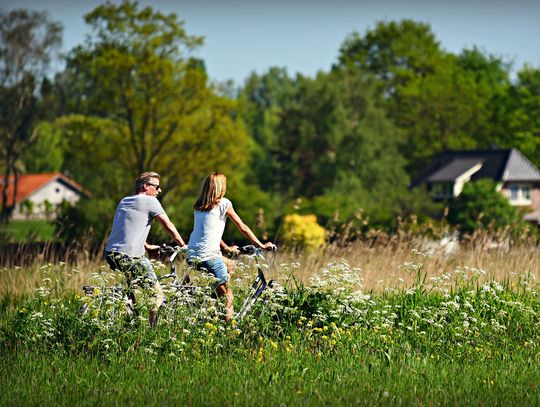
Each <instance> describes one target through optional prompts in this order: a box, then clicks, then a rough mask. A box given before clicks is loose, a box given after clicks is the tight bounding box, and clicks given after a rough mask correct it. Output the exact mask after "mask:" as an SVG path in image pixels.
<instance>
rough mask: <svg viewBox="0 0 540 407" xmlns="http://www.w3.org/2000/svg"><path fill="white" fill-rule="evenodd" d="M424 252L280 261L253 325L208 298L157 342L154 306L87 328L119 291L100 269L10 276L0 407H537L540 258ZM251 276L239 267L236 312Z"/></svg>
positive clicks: (339, 249) (345, 252)
mask: <svg viewBox="0 0 540 407" xmlns="http://www.w3.org/2000/svg"><path fill="white" fill-rule="evenodd" d="M425 243H426V242H420V241H412V240H405V241H397V242H389V243H388V244H382V245H381V244H379V245H374V244H373V242H366V241H358V242H355V243H352V244H349V245H337V244H336V245H330V246H328V247H326V248H324V249H321V250H318V251H317V252H314V253H311V254H309V253H297V252H286V251H283V252H278V255H277V256H276V258H275V261H274V262H273V263H271V264H270V268H269V269H268V270H267V273H268V275H269V277H271V278H274V279H276V280H277V281H278V283H279V284H278V285H276V286H275V287H274V288H273V289H272V290H268V291H267V295H266V296H265V298H264V301H260V302H258V303H257V304H256V305H255V306H254V308H253V309H252V311H251V313H250V314H249V315H248V317H246V318H245V319H244V320H242V321H235V322H233V323H232V324H225V323H224V322H222V320H223V314H222V308H221V305H220V304H219V303H216V302H215V300H214V299H212V298H211V297H210V295H209V294H210V290H209V289H203V290H202V291H201V293H200V294H199V295H198V296H197V298H196V299H195V300H193V299H191V300H188V299H186V300H185V301H184V302H182V301H180V303H179V305H178V307H177V308H176V310H175V312H174V313H166V312H163V313H162V315H161V318H160V320H159V324H158V328H157V329H154V330H152V329H150V328H148V327H147V319H146V315H147V313H146V311H145V310H144V307H145V305H144V301H141V303H140V304H139V305H140V307H141V308H142V309H141V313H140V316H139V317H128V316H126V315H125V313H124V312H122V310H123V306H122V304H118V303H115V302H114V301H113V302H111V303H109V304H106V306H102V307H100V308H91V309H90V312H88V313H86V314H85V315H80V314H79V313H78V310H79V308H80V306H81V304H82V302H84V301H87V299H85V298H84V296H83V293H82V290H81V286H82V285H83V284H86V283H88V282H89V281H90V282H92V283H93V284H95V285H104V286H105V285H110V284H113V283H115V282H117V281H118V278H119V276H118V275H116V274H113V273H111V272H110V271H109V270H107V269H106V268H105V267H103V265H102V264H101V263H100V262H99V261H95V260H94V261H92V260H88V259H87V258H84V259H81V260H80V261H79V262H77V263H74V264H65V263H59V262H54V263H50V264H39V263H37V264H35V265H33V266H24V267H20V268H17V267H11V266H10V267H4V268H3V269H2V270H1V271H0V273H1V278H0V296H1V302H0V317H1V329H0V360H1V363H0V389H2V391H1V392H0V403H1V404H2V405H20V404H46V405H47V404H58V405H73V404H78V405H96V404H100V405H113V404H114V405H116V404H135V403H145V404H149V405H163V404H165V405H169V404H182V405H218V404H219V405H259V404H260V405H343V404H359V405H374V404H375V405H377V404H383V405H397V404H414V405H426V404H427V405H470V404H473V405H538V404H539V403H540V391H539V390H538V386H539V385H540V367H539V366H540V301H539V293H540V286H539V284H538V282H537V281H538V278H539V277H540V252H539V250H538V246H536V245H531V244H530V242H529V243H527V244H521V245H513V246H512V247H506V246H505V247H503V246H497V247H494V246H493V245H489V244H485V242H476V243H475V244H469V245H463V246H462V247H461V249H460V250H459V251H457V252H454V253H451V254H449V253H447V252H446V251H445V250H444V248H442V249H437V248H433V247H431V248H429V249H426V248H427V246H429V244H428V245H426V244H425ZM159 272H160V273H165V272H166V269H165V268H164V267H163V268H161V269H160V270H159ZM254 272H255V271H254V268H253V265H252V264H251V262H250V261H249V259H242V260H240V261H239V263H238V266H237V270H236V273H235V275H234V277H233V287H234V291H235V294H236V306H237V307H238V306H239V305H240V304H241V302H242V300H243V298H244V296H245V295H246V292H247V290H248V288H249V283H250V281H251V280H252V278H253V275H254ZM197 284H199V285H201V286H202V287H204V286H205V282H204V281H200V282H198V283H197Z"/></svg>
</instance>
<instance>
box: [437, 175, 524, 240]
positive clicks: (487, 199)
mask: <svg viewBox="0 0 540 407" xmlns="http://www.w3.org/2000/svg"><path fill="white" fill-rule="evenodd" d="M496 188H497V186H496V184H495V183H494V182H493V181H491V180H479V181H476V182H468V183H466V184H465V185H464V187H463V191H462V192H461V194H460V195H459V196H458V197H457V198H456V199H455V200H454V201H453V202H452V203H451V204H450V208H449V213H448V221H449V222H450V223H451V224H454V225H459V226H460V228H461V230H462V231H463V232H466V233H470V232H473V231H474V230H475V229H477V228H483V229H485V228H488V227H490V228H494V229H500V228H504V227H508V226H512V228H516V231H517V227H518V226H520V225H521V226H523V220H522V215H521V214H520V213H519V211H518V210H517V209H516V208H515V207H513V206H512V205H510V203H509V202H508V199H506V198H505V197H504V196H503V195H502V194H501V193H500V192H498V191H497V190H496Z"/></svg>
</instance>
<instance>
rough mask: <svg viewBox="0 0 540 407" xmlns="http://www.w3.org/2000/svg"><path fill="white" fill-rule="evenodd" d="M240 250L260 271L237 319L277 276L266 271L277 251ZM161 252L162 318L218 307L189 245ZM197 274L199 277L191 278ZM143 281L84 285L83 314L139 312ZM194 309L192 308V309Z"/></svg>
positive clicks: (112, 315) (114, 315)
mask: <svg viewBox="0 0 540 407" xmlns="http://www.w3.org/2000/svg"><path fill="white" fill-rule="evenodd" d="M239 251H240V254H241V255H244V256H247V257H249V258H252V259H254V261H255V265H256V269H257V275H256V277H255V279H254V281H253V282H252V284H251V286H250V289H249V291H248V294H247V296H246V298H245V299H244V301H243V303H242V306H241V308H240V310H239V311H238V312H237V313H236V314H235V319H236V320H237V321H240V320H242V319H243V318H244V317H245V316H246V315H248V314H249V311H250V310H251V308H252V307H253V305H254V304H255V303H256V302H257V300H258V299H259V298H261V297H262V294H263V293H264V291H265V290H267V289H268V288H270V287H273V286H274V284H275V282H274V280H268V279H267V278H266V276H265V273H264V269H265V267H264V264H265V265H266V266H267V267H266V268H268V269H270V266H271V264H273V263H274V260H275V253H276V252H275V251H273V252H272V253H273V255H271V256H269V255H268V254H267V253H266V252H265V251H264V250H262V249H258V248H256V247H255V246H253V245H248V246H243V247H241V248H239ZM159 253H160V256H161V257H162V258H163V257H165V258H166V261H165V262H166V263H167V268H168V272H167V273H166V274H163V275H160V276H158V281H160V284H161V285H162V289H163V291H164V294H165V300H164V302H163V303H162V304H161V307H160V310H159V315H160V319H166V320H168V321H169V322H173V323H174V322H176V321H177V319H178V318H184V317H185V316H186V315H188V314H190V313H192V311H193V310H194V309H196V310H198V311H199V312H213V310H214V309H215V308H216V306H215V302H216V295H215V292H214V290H213V288H212V284H211V283H210V280H211V279H212V277H211V276H210V275H206V274H201V273H200V272H196V271H195V269H194V267H192V266H188V265H187V263H186V262H185V261H184V260H185V254H186V249H185V248H180V247H178V246H176V247H172V246H167V245H161V246H160V250H159ZM179 264H181V265H182V266H181V272H180V273H178V269H179V267H178V265H179ZM193 274H195V275H196V276H197V277H195V278H192V275H193ZM201 277H202V278H207V279H208V280H209V281H208V284H202V285H200V284H196V281H195V280H197V279H198V278H201ZM141 285H142V281H140V279H135V280H133V281H132V282H131V285H130V287H126V286H125V285H123V284H116V285H112V286H110V285H107V284H106V282H103V284H99V285H85V286H83V291H84V297H83V303H82V305H81V307H80V309H79V312H80V313H81V314H83V315H84V314H88V313H89V312H92V313H93V315H94V316H99V317H100V318H104V319H109V320H110V321H113V320H114V319H115V318H117V317H118V316H119V314H120V313H125V314H126V315H127V316H134V315H137V314H138V313H137V308H136V302H135V296H134V293H133V292H134V290H135V289H136V288H137V287H138V286H141ZM190 311H191V312H190ZM193 322H195V320H194V321H193Z"/></svg>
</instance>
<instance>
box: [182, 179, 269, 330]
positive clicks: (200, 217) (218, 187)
mask: <svg viewBox="0 0 540 407" xmlns="http://www.w3.org/2000/svg"><path fill="white" fill-rule="evenodd" d="M226 191H227V178H226V177H225V175H223V174H221V173H218V172H213V173H211V174H210V175H208V176H207V177H206V178H205V180H204V183H203V186H202V189H201V193H200V195H199V198H198V199H197V202H196V203H195V205H194V208H195V213H194V221H195V222H194V226H193V232H192V233H191V236H190V238H189V243H188V257H187V261H188V263H189V264H191V265H194V266H195V267H197V268H198V269H204V270H206V271H208V272H209V273H211V274H212V275H214V277H216V279H217V283H216V284H217V286H216V293H217V295H218V296H219V297H225V298H226V301H225V321H229V320H230V319H231V318H233V315H234V304H233V294H232V290H231V288H230V286H229V275H230V273H231V272H232V263H231V262H230V261H229V260H228V259H227V258H225V257H223V256H222V255H221V251H220V246H221V247H223V248H224V249H225V250H227V251H229V252H231V251H235V249H234V248H230V247H228V246H227V245H226V244H225V243H224V242H223V241H222V240H221V238H222V236H223V231H224V230H225V223H226V221H227V218H230V219H231V220H232V221H233V223H234V224H235V225H236V227H237V228H238V229H239V230H240V232H242V234H243V235H244V236H246V237H247V238H248V239H249V240H250V241H251V242H253V244H255V245H256V246H257V247H259V248H261V249H265V250H274V249H275V248H276V246H275V245H274V244H273V243H272V242H267V243H264V244H263V243H261V241H260V240H259V239H257V236H255V234H254V233H253V232H252V231H251V229H250V228H249V227H248V226H247V225H246V224H245V223H244V222H242V219H240V216H238V214H237V213H236V212H235V211H234V209H233V205H232V202H231V201H229V200H228V199H227V198H225V192H226ZM227 266H228V267H227Z"/></svg>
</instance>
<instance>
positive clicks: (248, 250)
mask: <svg viewBox="0 0 540 407" xmlns="http://www.w3.org/2000/svg"><path fill="white" fill-rule="evenodd" d="M238 250H239V251H240V253H241V254H247V255H252V254H255V255H259V254H260V253H261V252H262V251H263V250H264V249H259V248H258V247H255V246H254V245H252V244H249V245H247V246H242V247H239V248H238ZM266 250H267V251H272V252H274V251H276V250H277V246H276V245H273V246H272V247H271V248H270V249H266Z"/></svg>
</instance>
